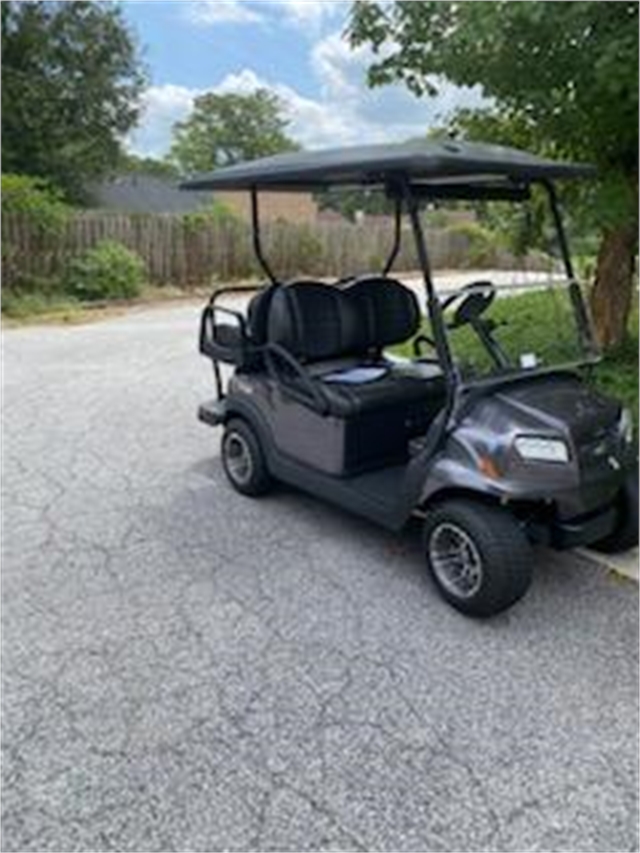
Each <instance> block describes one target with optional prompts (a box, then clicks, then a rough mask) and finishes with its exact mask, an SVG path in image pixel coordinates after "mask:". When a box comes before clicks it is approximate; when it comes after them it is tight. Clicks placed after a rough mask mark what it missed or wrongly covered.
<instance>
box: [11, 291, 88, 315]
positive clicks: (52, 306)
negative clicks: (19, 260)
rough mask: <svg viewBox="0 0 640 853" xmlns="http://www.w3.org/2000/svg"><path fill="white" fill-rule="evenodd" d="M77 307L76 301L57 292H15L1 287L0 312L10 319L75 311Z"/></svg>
mask: <svg viewBox="0 0 640 853" xmlns="http://www.w3.org/2000/svg"><path fill="white" fill-rule="evenodd" d="M77 308H78V305H77V302H76V301H75V300H74V299H72V298H70V297H68V296H61V295H60V294H58V293H55V292H54V293H43V292H40V291H34V292H33V293H15V292H13V291H11V290H7V289H6V288H3V289H2V313H3V315H4V316H5V317H8V318H9V319H11V320H25V319H27V318H29V317H37V316H39V315H42V314H52V313H55V314H58V315H59V314H62V315H63V319H64V318H65V315H67V314H71V313H73V312H75V311H76V310H77Z"/></svg>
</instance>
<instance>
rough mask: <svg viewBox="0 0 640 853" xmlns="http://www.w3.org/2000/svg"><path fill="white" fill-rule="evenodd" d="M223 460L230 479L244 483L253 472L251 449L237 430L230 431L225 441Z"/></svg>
mask: <svg viewBox="0 0 640 853" xmlns="http://www.w3.org/2000/svg"><path fill="white" fill-rule="evenodd" d="M225 460H226V463H227V470H228V471H229V474H230V475H231V479H232V480H233V481H234V482H236V483H239V484H240V485H245V484H246V483H248V482H249V480H250V479H251V475H252V473H253V461H252V459H251V451H250V450H249V445H248V444H247V442H246V440H245V439H244V438H243V436H241V435H240V434H239V433H237V432H232V433H230V434H229V435H228V436H227V440H226V441H225Z"/></svg>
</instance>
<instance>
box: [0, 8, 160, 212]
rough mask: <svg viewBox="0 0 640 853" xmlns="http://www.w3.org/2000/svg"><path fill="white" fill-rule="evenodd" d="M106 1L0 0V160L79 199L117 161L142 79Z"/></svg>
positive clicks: (132, 47)
mask: <svg viewBox="0 0 640 853" xmlns="http://www.w3.org/2000/svg"><path fill="white" fill-rule="evenodd" d="M136 54H137V45H136V43H135V39H134V37H133V36H132V34H131V33H130V32H129V30H128V29H127V26H126V25H125V22H124V18H123V14H122V12H121V10H120V8H119V7H118V6H116V5H114V4H112V3H110V2H105V3H95V2H88V0H74V2H71V3H69V2H41V0H37V2H30V3H22V2H15V0H13V2H11V0H8V1H7V2H3V3H2V159H3V168H4V169H5V170H6V171H8V172H16V173H24V174H29V175H37V176H40V177H43V178H47V179H48V180H50V181H51V182H52V183H53V184H55V185H56V186H58V187H60V188H61V189H62V190H63V191H64V193H65V195H66V196H67V197H68V198H71V199H75V200H81V199H82V197H83V190H84V186H85V183H86V182H87V180H89V179H94V178H98V177H100V176H102V175H104V174H106V173H107V172H108V171H109V170H110V169H112V168H113V167H115V166H116V165H117V163H118V159H119V156H120V141H119V140H120V139H121V138H122V135H123V134H124V133H126V132H127V131H128V130H129V129H130V128H131V127H132V126H133V125H134V124H135V122H136V120H137V117H138V112H139V111H138V99H139V96H140V93H141V90H142V86H143V82H144V78H143V74H142V72H141V70H140V64H139V60H138V57H137V55H136Z"/></svg>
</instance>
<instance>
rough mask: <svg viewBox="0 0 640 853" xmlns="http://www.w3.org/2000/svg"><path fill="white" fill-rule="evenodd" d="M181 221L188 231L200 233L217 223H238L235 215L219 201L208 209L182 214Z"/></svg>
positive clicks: (203, 208)
mask: <svg viewBox="0 0 640 853" xmlns="http://www.w3.org/2000/svg"><path fill="white" fill-rule="evenodd" d="M182 221H183V223H184V226H185V228H186V229H187V230H188V231H200V230H201V229H205V228H208V227H210V226H211V225H212V224H217V223H227V224H232V223H238V224H239V223H240V220H239V219H238V217H237V216H236V215H235V213H234V212H233V211H232V210H230V209H229V208H228V207H227V205H226V204H224V202H221V201H214V202H213V203H212V204H211V205H209V206H208V207H202V208H200V209H199V210H193V211H190V212H189V213H185V214H183V216H182Z"/></svg>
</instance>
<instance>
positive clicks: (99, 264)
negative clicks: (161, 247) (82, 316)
mask: <svg viewBox="0 0 640 853" xmlns="http://www.w3.org/2000/svg"><path fill="white" fill-rule="evenodd" d="M145 273H146V271H145V265H144V261H143V260H142V258H140V256H139V255H137V254H136V253H135V252H132V251H131V250H130V249H127V247H126V246H123V245H122V244H121V243H116V242H115V241H111V240H103V241H102V242H101V243H98V244H97V245H96V246H94V247H93V249H88V250H87V251H86V252H84V253H83V254H82V255H79V256H77V257H75V258H73V259H72V260H71V261H70V263H69V265H68V268H67V270H66V271H65V275H64V278H63V286H64V289H65V291H66V292H67V293H69V294H70V295H71V296H74V297H76V298H78V299H83V300H87V301H91V300H94V299H131V298H132V297H134V296H138V295H139V293H140V291H141V289H142V286H143V284H144V281H145Z"/></svg>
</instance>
